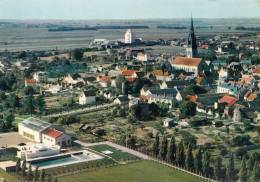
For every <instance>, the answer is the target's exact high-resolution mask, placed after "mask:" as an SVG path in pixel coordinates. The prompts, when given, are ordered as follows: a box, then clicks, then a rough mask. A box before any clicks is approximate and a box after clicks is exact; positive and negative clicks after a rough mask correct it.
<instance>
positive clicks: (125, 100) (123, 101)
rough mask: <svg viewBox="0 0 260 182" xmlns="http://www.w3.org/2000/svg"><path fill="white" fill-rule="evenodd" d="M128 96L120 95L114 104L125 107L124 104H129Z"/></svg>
mask: <svg viewBox="0 0 260 182" xmlns="http://www.w3.org/2000/svg"><path fill="white" fill-rule="evenodd" d="M128 101H129V99H128V96H127V95H120V96H118V97H117V98H116V99H115V100H114V103H115V104H119V105H123V104H128Z"/></svg>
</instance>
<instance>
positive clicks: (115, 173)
mask: <svg viewBox="0 0 260 182" xmlns="http://www.w3.org/2000/svg"><path fill="white" fill-rule="evenodd" d="M59 181H61V182H173V181H174V182H199V181H200V179H198V178H196V177H193V176H190V175H188V174H185V173H182V172H179V171H176V170H174V169H172V168H168V167H165V166H163V165H161V164H158V163H154V162H152V161H141V162H136V163H132V164H127V165H119V166H115V167H110V168H104V169H98V170H95V171H91V172H85V173H80V174H75V175H71V176H64V177H61V178H59Z"/></svg>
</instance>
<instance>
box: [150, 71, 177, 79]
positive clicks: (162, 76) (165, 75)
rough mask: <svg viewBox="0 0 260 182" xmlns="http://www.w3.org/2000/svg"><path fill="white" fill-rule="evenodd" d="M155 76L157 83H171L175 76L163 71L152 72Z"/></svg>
mask: <svg viewBox="0 0 260 182" xmlns="http://www.w3.org/2000/svg"><path fill="white" fill-rule="evenodd" d="M152 74H153V76H154V77H155V78H156V80H157V81H166V82H168V81H171V80H172V79H173V77H174V76H173V75H172V74H171V73H169V72H168V71H163V70H154V71H153V72H152Z"/></svg>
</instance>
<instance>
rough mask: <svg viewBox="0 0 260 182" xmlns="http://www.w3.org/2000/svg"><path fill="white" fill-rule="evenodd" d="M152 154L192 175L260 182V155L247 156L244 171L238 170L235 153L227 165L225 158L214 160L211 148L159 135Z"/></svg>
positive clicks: (243, 165) (228, 180)
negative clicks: (209, 149) (192, 173)
mask: <svg viewBox="0 0 260 182" xmlns="http://www.w3.org/2000/svg"><path fill="white" fill-rule="evenodd" d="M152 155H153V157H156V158H158V159H160V160H163V161H167V162H168V163H170V164H174V165H176V166H179V167H181V168H184V169H186V170H189V171H191V172H195V173H197V174H201V175H203V176H206V177H208V178H211V179H215V180H217V181H223V182H224V181H225V182H233V181H237V180H238V181H241V182H244V181H252V182H258V181H260V154H258V153H254V154H252V155H250V156H244V157H243V159H242V162H241V164H240V168H239V169H236V168H235V162H234V156H233V153H231V154H230V155H229V159H228V161H227V164H226V165H225V166H224V165H223V161H222V158H221V157H215V158H213V157H212V156H211V154H210V152H209V151H208V149H206V148H204V147H201V146H196V145H195V144H194V142H189V140H181V141H180V142H179V143H177V142H176V140H175V137H174V136H172V137H171V139H170V141H168V139H167V137H166V136H165V135H163V136H162V137H161V138H160V137H159V134H157V135H156V137H155V141H154V142H153V145H152Z"/></svg>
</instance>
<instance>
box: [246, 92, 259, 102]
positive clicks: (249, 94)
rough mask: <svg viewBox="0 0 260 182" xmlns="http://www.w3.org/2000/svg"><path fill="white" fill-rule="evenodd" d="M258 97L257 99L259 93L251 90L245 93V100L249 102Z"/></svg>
mask: <svg viewBox="0 0 260 182" xmlns="http://www.w3.org/2000/svg"><path fill="white" fill-rule="evenodd" d="M256 99H257V94H256V93H253V92H252V91H250V90H249V91H248V92H247V93H246V94H245V95H244V100H245V101H247V102H252V101H254V100H256Z"/></svg>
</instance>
